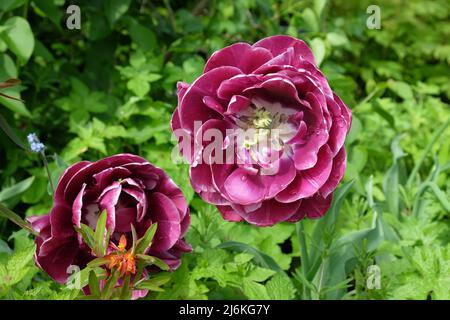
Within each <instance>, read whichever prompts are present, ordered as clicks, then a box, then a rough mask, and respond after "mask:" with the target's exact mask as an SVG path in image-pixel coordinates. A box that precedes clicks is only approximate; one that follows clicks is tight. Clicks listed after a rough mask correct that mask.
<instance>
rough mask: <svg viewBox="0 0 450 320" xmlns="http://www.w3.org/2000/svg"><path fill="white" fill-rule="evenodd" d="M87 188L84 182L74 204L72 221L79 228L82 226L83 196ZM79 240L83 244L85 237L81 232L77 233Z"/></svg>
mask: <svg viewBox="0 0 450 320" xmlns="http://www.w3.org/2000/svg"><path fill="white" fill-rule="evenodd" d="M85 189H86V183H83V186H82V187H81V190H80V192H79V193H78V195H77V197H76V198H75V201H74V202H73V204H72V223H73V224H74V225H75V226H77V227H78V228H79V227H80V226H81V212H82V209H83V196H84V193H85ZM77 237H78V242H79V243H80V244H81V243H82V242H83V238H82V236H81V234H79V233H77Z"/></svg>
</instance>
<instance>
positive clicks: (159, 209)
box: [149, 192, 181, 252]
mask: <svg viewBox="0 0 450 320" xmlns="http://www.w3.org/2000/svg"><path fill="white" fill-rule="evenodd" d="M149 212H150V217H151V219H152V221H153V222H157V223H158V227H157V229H156V234H155V238H154V239H155V240H154V241H153V245H152V250H155V251H156V252H162V251H166V250H169V249H170V248H171V247H172V246H173V245H174V244H175V243H176V242H177V241H178V239H179V238H180V235H181V227H180V215H179V213H178V209H177V207H175V204H174V203H173V202H172V201H171V200H170V199H169V198H168V197H167V196H165V195H164V194H162V193H159V192H155V193H153V194H151V195H150V197H149Z"/></svg>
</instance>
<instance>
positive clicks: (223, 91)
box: [217, 74, 263, 100]
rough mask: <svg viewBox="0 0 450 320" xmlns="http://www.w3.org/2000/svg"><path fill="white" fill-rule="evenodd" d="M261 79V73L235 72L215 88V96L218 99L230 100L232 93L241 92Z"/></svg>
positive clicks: (237, 93)
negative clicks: (235, 73)
mask: <svg viewBox="0 0 450 320" xmlns="http://www.w3.org/2000/svg"><path fill="white" fill-rule="evenodd" d="M262 80H263V76H262V75H255V74H237V75H235V76H233V77H230V78H229V79H227V80H224V81H223V82H222V83H221V84H220V86H219V88H218V89H217V96H218V97H219V98H220V99H224V100H230V99H231V98H232V97H233V96H234V95H239V94H242V92H243V91H244V90H245V89H246V88H248V87H250V86H253V85H255V84H257V83H259V82H261V81H262Z"/></svg>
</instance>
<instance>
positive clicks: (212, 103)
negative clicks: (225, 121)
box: [203, 96, 225, 114]
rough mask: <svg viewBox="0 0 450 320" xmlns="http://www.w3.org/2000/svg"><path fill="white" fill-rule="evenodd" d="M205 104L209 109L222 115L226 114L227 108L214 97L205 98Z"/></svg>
mask: <svg viewBox="0 0 450 320" xmlns="http://www.w3.org/2000/svg"><path fill="white" fill-rule="evenodd" d="M203 103H204V104H205V106H207V107H208V108H210V109H212V110H214V111H216V112H218V113H220V114H223V113H224V112H225V107H224V106H223V105H222V104H221V103H220V102H219V101H217V99H216V98H214V97H211V96H205V97H203Z"/></svg>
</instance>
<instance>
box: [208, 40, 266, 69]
mask: <svg viewBox="0 0 450 320" xmlns="http://www.w3.org/2000/svg"><path fill="white" fill-rule="evenodd" d="M271 58H272V54H271V53H270V52H269V51H268V50H266V49H264V48H254V47H252V46H250V45H249V44H247V43H243V42H240V43H235V44H232V45H231V46H228V47H225V48H223V49H220V50H218V51H216V52H214V53H213V54H212V55H211V57H210V58H209V59H208V61H207V62H206V65H205V69H204V72H208V71H210V70H212V69H215V68H219V67H223V66H232V67H236V68H239V69H240V70H242V72H244V73H251V72H252V71H253V70H255V69H256V68H258V67H259V66H260V65H262V64H263V63H265V62H267V61H268V60H270V59H271Z"/></svg>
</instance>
